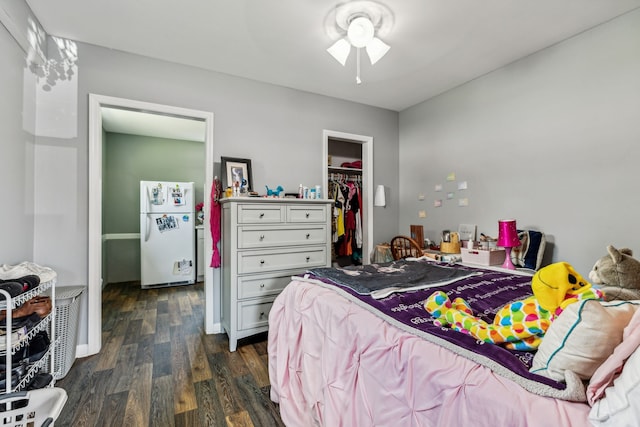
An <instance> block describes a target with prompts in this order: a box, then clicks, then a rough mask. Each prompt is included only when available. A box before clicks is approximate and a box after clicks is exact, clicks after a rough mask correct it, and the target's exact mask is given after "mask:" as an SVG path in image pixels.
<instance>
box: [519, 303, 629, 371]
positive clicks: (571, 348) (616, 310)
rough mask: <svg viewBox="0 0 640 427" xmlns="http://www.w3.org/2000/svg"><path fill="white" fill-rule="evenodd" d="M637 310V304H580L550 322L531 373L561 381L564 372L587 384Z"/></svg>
mask: <svg viewBox="0 0 640 427" xmlns="http://www.w3.org/2000/svg"><path fill="white" fill-rule="evenodd" d="M637 308H638V301H611V302H601V301H597V300H586V301H579V302H576V303H574V304H571V305H569V306H568V307H567V308H565V309H564V310H563V312H562V313H561V314H560V316H558V318H557V319H555V320H554V321H553V323H552V324H551V326H550V327H549V329H548V330H547V333H546V334H545V336H544V338H543V339H542V343H540V347H539V348H538V351H537V353H536V355H535V356H534V358H533V364H532V366H531V369H530V371H531V372H533V373H536V374H540V375H544V376H545V377H549V378H552V379H554V380H556V381H564V371H565V370H570V371H573V372H575V373H576V374H577V375H578V376H579V377H580V378H581V379H583V380H588V379H589V378H591V376H592V375H593V373H594V372H595V370H596V369H597V368H598V366H600V365H601V364H602V363H603V362H604V361H605V360H606V359H607V358H608V357H609V356H610V355H611V354H612V353H613V350H614V349H615V348H616V346H617V345H618V344H620V343H621V342H622V332H623V330H624V328H625V326H627V324H628V323H629V321H630V320H631V317H632V316H633V314H634V313H635V311H636V309H637Z"/></svg>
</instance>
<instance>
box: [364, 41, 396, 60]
mask: <svg viewBox="0 0 640 427" xmlns="http://www.w3.org/2000/svg"><path fill="white" fill-rule="evenodd" d="M389 49H391V46H389V45H388V44H386V43H385V42H383V41H382V40H380V39H379V38H377V37H374V38H373V40H371V43H369V44H368V45H367V46H366V50H367V55H369V61H371V65H373V64H375V63H376V62H378V61H379V60H380V58H382V57H383V56H385V55H386V53H387V52H388V51H389Z"/></svg>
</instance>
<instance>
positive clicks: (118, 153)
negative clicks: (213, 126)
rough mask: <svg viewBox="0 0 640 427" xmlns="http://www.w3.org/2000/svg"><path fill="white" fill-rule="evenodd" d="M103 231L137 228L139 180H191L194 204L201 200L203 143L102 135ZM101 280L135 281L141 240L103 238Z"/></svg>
mask: <svg viewBox="0 0 640 427" xmlns="http://www.w3.org/2000/svg"><path fill="white" fill-rule="evenodd" d="M102 141H103V151H104V153H103V155H104V158H103V160H104V165H103V173H102V178H103V179H102V185H103V193H102V211H103V213H102V221H103V225H102V230H103V233H104V234H112V233H138V232H139V230H140V201H139V194H140V181H143V180H144V181H148V180H150V181H182V182H193V183H194V187H195V199H194V200H195V203H194V205H195V204H197V203H199V202H202V201H204V173H205V165H204V163H203V162H202V159H203V158H204V143H202V142H197V141H185V140H175V139H168V138H155V137H147V136H137V135H126V134H120V133H113V132H108V133H105V134H104V136H103V140H102ZM104 250H105V251H106V258H105V263H104V264H103V269H104V271H103V276H104V277H105V278H106V283H118V282H125V281H132V280H140V242H139V240H137V239H119V240H107V242H106V245H105V247H104Z"/></svg>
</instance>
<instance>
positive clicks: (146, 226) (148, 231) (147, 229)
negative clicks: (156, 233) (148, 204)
mask: <svg viewBox="0 0 640 427" xmlns="http://www.w3.org/2000/svg"><path fill="white" fill-rule="evenodd" d="M150 216H151V215H149V214H146V215H145V218H146V220H145V221H144V241H145V242H147V241H149V235H150V234H151V225H150V222H151V221H149V217H150Z"/></svg>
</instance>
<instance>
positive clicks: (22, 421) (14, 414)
mask: <svg viewBox="0 0 640 427" xmlns="http://www.w3.org/2000/svg"><path fill="white" fill-rule="evenodd" d="M66 401H67V392H66V391H65V390H63V389H61V388H58V387H51V388H42V389H38V390H31V391H20V392H16V393H9V394H5V395H3V396H0V406H1V408H0V409H2V410H1V411H0V421H1V422H2V424H1V425H2V426H3V427H25V426H34V427H46V426H51V425H53V424H54V422H55V420H57V419H58V416H59V415H60V412H62V408H63V407H64V404H65V402H66ZM8 405H11V407H14V408H16V409H7V408H8V407H9V406H8Z"/></svg>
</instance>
